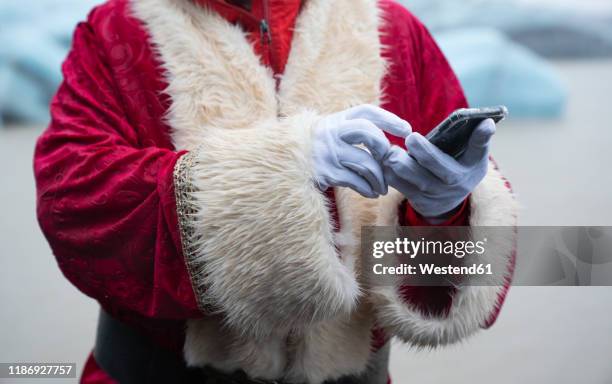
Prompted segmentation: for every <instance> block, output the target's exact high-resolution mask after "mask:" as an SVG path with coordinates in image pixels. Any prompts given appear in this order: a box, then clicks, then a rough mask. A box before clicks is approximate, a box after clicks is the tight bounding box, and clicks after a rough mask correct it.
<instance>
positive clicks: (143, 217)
mask: <svg viewBox="0 0 612 384" xmlns="http://www.w3.org/2000/svg"><path fill="white" fill-rule="evenodd" d="M100 47H101V46H100V44H98V42H97V41H96V36H95V34H94V32H93V30H92V28H91V26H90V25H89V24H87V23H82V24H80V25H79V26H78V27H77V30H76V33H75V36H74V42H73V48H72V51H71V53H70V54H69V56H68V58H67V59H66V61H65V63H64V65H63V73H64V82H63V84H62V85H61V87H60V89H59V91H58V93H57V94H56V96H55V98H54V100H53V102H52V105H51V116H52V121H51V124H50V126H49V127H48V129H47V130H46V131H45V132H44V133H43V135H42V136H41V137H40V138H39V140H38V143H37V146H36V151H35V157H34V171H35V177H36V183H37V214H38V220H39V222H40V226H41V228H42V230H43V232H44V234H45V236H46V237H47V240H48V242H49V244H50V246H51V248H52V250H53V253H54V254H55V256H56V258H57V261H58V264H59V267H60V268H61V270H62V272H63V273H64V275H65V276H66V277H67V278H68V279H69V280H70V281H71V282H72V283H73V284H74V285H75V286H77V287H78V288H79V289H80V290H81V291H83V292H84V293H85V294H87V295H89V296H91V297H93V298H95V299H96V300H98V301H99V302H100V303H101V304H102V305H103V306H104V307H106V308H116V309H117V310H122V311H123V310H125V311H132V312H136V313H138V314H140V315H143V316H148V317H157V318H175V319H178V318H186V317H195V316H198V315H200V312H199V311H198V309H197V304H196V300H195V296H194V293H193V290H192V287H191V283H190V280H189V275H188V273H187V269H186V266H185V262H184V260H183V256H182V252H181V245H180V236H179V231H178V225H177V217H176V212H175V200H174V187H173V168H174V164H175V162H176V160H177V159H178V158H179V157H180V156H181V153H176V152H174V151H173V150H171V149H169V148H160V147H156V146H151V144H150V143H149V142H148V141H147V140H143V138H140V137H138V134H137V131H136V130H135V129H134V127H132V126H131V124H130V121H129V119H128V117H126V114H125V111H124V109H123V106H122V101H121V98H120V95H119V94H118V92H117V89H116V87H115V83H114V79H113V75H112V73H111V71H110V69H109V67H108V63H107V62H106V60H105V59H106V58H105V56H104V54H103V53H102V49H101V48H100ZM143 142H146V143H148V144H147V145H149V146H145V145H144V144H142V143H143Z"/></svg>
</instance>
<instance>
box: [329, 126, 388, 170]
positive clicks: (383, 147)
mask: <svg viewBox="0 0 612 384" xmlns="http://www.w3.org/2000/svg"><path fill="white" fill-rule="evenodd" d="M339 136H340V139H341V140H342V141H344V142H345V143H347V144H351V145H357V144H363V145H365V146H366V147H367V148H368V149H369V150H370V152H371V153H372V156H374V158H375V159H376V160H378V161H382V159H383V157H384V156H385V155H386V154H387V151H388V150H389V148H391V143H389V140H388V139H387V137H386V136H385V134H384V133H382V131H381V130H380V129H378V128H377V127H376V125H374V123H372V122H370V121H368V120H365V119H355V120H348V121H345V122H343V123H342V124H341V126H340V133H339Z"/></svg>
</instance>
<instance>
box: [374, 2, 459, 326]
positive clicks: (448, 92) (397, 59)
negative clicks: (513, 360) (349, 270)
mask: <svg viewBox="0 0 612 384" xmlns="http://www.w3.org/2000/svg"><path fill="white" fill-rule="evenodd" d="M382 5H383V7H384V10H385V13H386V16H387V20H389V23H388V25H387V27H386V28H388V29H389V30H387V31H385V32H386V33H384V34H383V36H386V37H383V38H384V39H386V40H387V41H386V43H387V44H386V45H389V46H391V47H393V48H392V51H391V52H389V53H388V54H389V55H390V59H391V60H392V65H393V66H392V70H391V73H390V75H389V78H388V79H387V83H388V87H387V92H388V95H387V96H388V100H389V102H390V106H392V109H393V111H394V112H396V113H398V114H399V115H400V116H402V117H403V118H405V119H407V120H408V121H409V122H410V124H411V125H412V129H413V131H415V132H419V133H420V134H422V135H426V134H427V133H429V132H430V131H431V130H432V129H433V128H434V127H435V126H436V125H438V124H439V123H440V122H441V121H443V120H444V119H445V118H446V117H447V116H448V115H449V114H451V113H452V112H453V111H454V110H456V109H458V108H464V107H466V106H467V101H466V98H465V96H464V93H463V89H462V88H461V84H460V83H459V80H458V79H457V76H456V75H455V73H454V72H453V70H452V68H451V67H450V65H449V63H448V61H447V60H446V58H445V57H444V54H443V53H442V51H441V50H440V48H439V47H438V45H437V44H436V42H435V41H434V39H433V37H432V36H431V34H430V33H429V31H428V30H427V28H426V27H425V26H424V25H423V24H422V23H421V22H420V21H419V20H418V19H417V18H416V17H415V16H414V15H412V14H411V13H410V12H409V11H408V10H406V9H405V8H404V7H403V6H401V5H399V4H397V3H395V2H392V1H384V2H383V3H382ZM390 140H391V141H392V142H393V143H394V144H397V145H400V146H404V143H403V141H402V140H398V139H397V138H394V137H391V138H390ZM469 213H470V204H469V199H466V200H465V201H464V202H463V204H462V205H461V206H460V207H458V208H457V210H456V211H455V212H454V214H453V215H452V216H451V217H449V218H448V220H446V221H445V222H443V223H438V224H436V225H441V226H455V225H456V226H465V225H469ZM398 215H399V222H400V225H403V226H431V225H432V224H431V223H430V222H429V221H428V220H427V219H425V218H424V217H423V216H421V215H420V214H419V213H418V212H417V211H415V210H414V208H412V207H411V206H410V204H409V203H408V201H407V200H404V202H403V203H402V204H401V205H400V207H399V212H398ZM401 294H402V297H403V299H404V300H406V301H407V302H410V303H412V304H413V305H415V306H417V307H418V308H420V309H421V310H422V311H423V312H427V313H432V314H437V315H440V314H443V313H445V312H446V311H447V310H448V309H449V308H450V306H451V304H452V298H453V294H454V290H453V288H452V287H418V286H414V287H413V286H404V287H402V288H401Z"/></svg>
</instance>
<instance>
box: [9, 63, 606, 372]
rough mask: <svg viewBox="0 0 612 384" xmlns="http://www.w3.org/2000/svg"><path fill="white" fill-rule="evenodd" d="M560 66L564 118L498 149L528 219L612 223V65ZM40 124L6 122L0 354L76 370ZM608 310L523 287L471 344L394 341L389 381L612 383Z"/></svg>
mask: <svg viewBox="0 0 612 384" xmlns="http://www.w3.org/2000/svg"><path fill="white" fill-rule="evenodd" d="M557 66H558V68H559V70H560V71H561V73H562V74H563V75H564V77H565V78H566V80H567V85H568V88H569V90H570V94H571V98H570V103H569V106H568V111H567V115H566V117H565V118H564V119H563V120H562V121H551V122H539V121H533V122H512V121H509V122H507V123H504V124H503V125H502V126H500V128H499V130H498V134H497V137H496V139H495V146H494V153H495V156H496V158H497V160H498V162H499V163H500V166H501V167H502V170H503V171H504V173H505V174H506V175H507V176H508V178H509V179H510V180H511V181H512V182H513V185H514V188H515V190H516V192H517V194H518V196H519V199H520V201H521V203H522V205H523V206H524V211H523V213H522V215H521V223H522V224H523V225H611V224H612V200H611V199H610V196H611V193H610V191H611V189H612V173H611V172H610V171H609V169H608V167H609V165H610V164H611V160H612V148H611V146H612V123H610V122H609V120H608V121H605V120H604V117H603V116H605V115H606V114H609V110H610V108H611V107H612V105H611V104H610V92H611V91H612V62H610V61H608V62H592V63H589V62H581V63H558V64H557ZM39 132H40V129H39V128H20V129H7V130H0V160H1V161H0V175H2V178H3V179H2V183H1V185H2V188H0V204H1V207H0V212H1V214H0V271H1V272H0V276H1V278H0V303H2V308H3V309H2V310H1V311H0V325H1V327H0V362H10V361H56V362H60V361H61V362H77V363H78V364H79V369H81V367H82V363H83V361H84V358H85V356H86V355H87V353H88V352H89V350H90V349H91V347H92V344H93V337H94V327H95V319H96V310H97V305H96V303H95V302H94V301H92V300H90V299H88V298H86V297H84V296H83V295H81V294H80V293H79V292H77V291H76V289H74V288H73V287H72V286H71V285H70V284H69V283H68V282H67V281H65V280H64V279H63V277H62V276H61V273H60V271H59V270H58V268H57V266H56V264H55V261H54V259H53V257H52V256H51V253H50V251H49V248H48V246H47V244H46V242H45V240H44V239H43V238H42V236H41V234H40V231H39V229H38V226H37V223H36V220H35V206H34V184H33V177H32V174H31V157H32V149H33V143H34V140H35V138H36V136H37V135H38V133H39ZM611 315H612V288H525V287H516V288H514V289H513V290H512V291H511V293H510V295H509V297H508V300H507V302H506V306H505V308H504V311H503V312H502V314H501V316H500V318H499V320H498V322H497V324H496V325H495V327H493V328H492V329H491V330H489V331H487V332H483V333H481V334H479V335H477V336H475V337H474V338H472V339H471V340H469V341H468V342H465V343H463V344H461V345H458V346H454V347H451V348H447V349H444V350H439V351H415V350H410V349H409V348H407V347H404V346H399V345H396V346H394V351H393V358H392V364H391V371H392V374H393V376H394V382H395V383H402V384H403V383H418V384H426V383H446V382H452V383H457V384H460V383H489V382H495V383H496V384H505V383H508V384H515V383H518V382H522V383H526V384H527V383H538V384H547V383H555V384H564V383H568V384H569V383H572V384H573V383H587V384H599V383H600V384H609V383H611V382H612V364H611V362H612V321H611V320H610V319H611V317H612V316H611ZM0 382H8V381H6V380H5V381H3V380H2V379H0ZM16 382H20V381H16ZM21 382H23V381H21ZM54 382H58V380H55V381H54Z"/></svg>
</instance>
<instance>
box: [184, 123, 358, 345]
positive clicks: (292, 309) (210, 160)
mask: <svg viewBox="0 0 612 384" xmlns="http://www.w3.org/2000/svg"><path fill="white" fill-rule="evenodd" d="M316 121H317V116H316V115H313V114H309V113H304V114H301V115H296V116H293V117H291V118H289V119H288V120H286V121H282V122H280V123H279V122H277V121H276V120H272V121H268V122H263V123H261V125H257V126H255V127H253V128H250V129H245V130H240V131H237V130H227V129H221V130H217V131H209V136H207V137H205V138H204V140H203V141H202V144H201V145H200V148H199V149H198V156H197V160H196V162H195V165H194V168H193V169H192V174H193V180H192V183H193V185H194V187H195V191H196V192H194V193H193V195H192V197H193V199H194V200H195V201H196V204H197V206H198V207H199V210H198V211H197V213H196V215H195V217H194V219H195V222H196V223H198V225H197V226H196V227H195V234H194V235H195V236H194V238H195V239H196V240H195V241H196V242H197V244H196V247H197V252H196V253H195V255H194V258H193V259H191V260H188V262H189V263H190V264H191V265H192V270H195V271H197V272H198V273H201V274H202V276H204V278H201V276H196V278H197V281H198V282H201V284H205V285H206V289H205V291H206V297H205V298H204V299H205V300H207V302H208V304H210V305H213V306H219V307H220V308H221V310H222V313H223V314H225V320H226V322H227V324H228V325H229V326H230V327H231V328H233V329H236V330H240V331H241V332H244V333H245V334H247V333H250V334H252V335H254V336H256V337H260V336H262V335H263V336H268V335H269V334H271V333H280V334H282V333H285V332H288V331H289V330H290V329H291V328H294V327H303V326H307V325H310V324H313V323H315V322H318V321H321V320H324V319H332V318H334V317H336V316H338V315H345V316H346V315H348V314H349V313H350V312H351V311H352V310H353V309H354V307H355V304H356V300H357V297H358V295H359V288H358V285H357V282H356V280H355V277H354V274H353V271H352V270H351V269H350V268H348V267H347V266H345V265H344V264H343V263H342V261H341V259H340V258H339V257H338V256H337V254H336V249H335V245H334V242H333V236H332V233H333V228H332V225H331V219H330V216H329V213H328V208H327V205H326V199H325V197H324V196H323V194H321V192H320V191H319V190H318V189H317V187H316V185H315V183H313V182H312V179H313V175H312V165H311V160H310V156H309V154H310V151H311V149H310V132H311V131H310V128H311V126H312V125H313V124H314V123H315V122H316ZM350 264H352V263H349V265H350Z"/></svg>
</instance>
